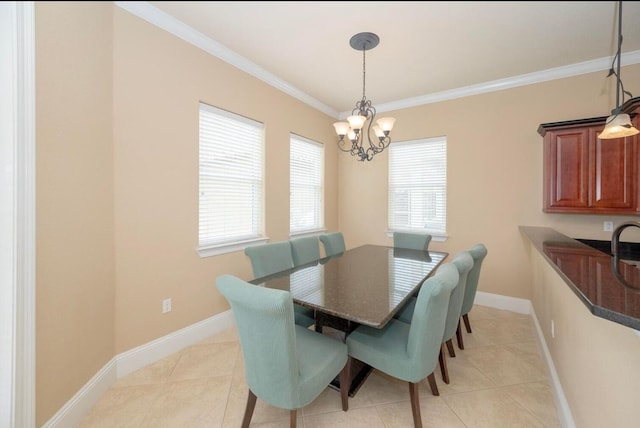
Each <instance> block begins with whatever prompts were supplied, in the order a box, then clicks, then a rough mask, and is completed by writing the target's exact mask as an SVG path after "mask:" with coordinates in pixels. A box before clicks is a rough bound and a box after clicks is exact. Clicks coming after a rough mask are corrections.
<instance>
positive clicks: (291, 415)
mask: <svg viewBox="0 0 640 428" xmlns="http://www.w3.org/2000/svg"><path fill="white" fill-rule="evenodd" d="M296 416H297V411H296V409H293V410H292V411H291V412H289V426H290V427H291V428H296V424H297V423H298V419H297V418H296Z"/></svg>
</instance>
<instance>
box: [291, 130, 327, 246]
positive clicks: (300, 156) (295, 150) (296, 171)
mask: <svg viewBox="0 0 640 428" xmlns="http://www.w3.org/2000/svg"><path fill="white" fill-rule="evenodd" d="M289 186H290V193H289V195H290V196H289V198H290V200H289V203H290V211H291V213H290V217H289V221H290V232H291V234H296V233H302V232H308V231H314V230H319V229H321V228H322V227H323V226H324V216H323V214H324V146H323V145H322V144H319V143H316V142H314V141H311V140H308V139H306V138H303V137H300V136H297V135H291V138H290V178H289Z"/></svg>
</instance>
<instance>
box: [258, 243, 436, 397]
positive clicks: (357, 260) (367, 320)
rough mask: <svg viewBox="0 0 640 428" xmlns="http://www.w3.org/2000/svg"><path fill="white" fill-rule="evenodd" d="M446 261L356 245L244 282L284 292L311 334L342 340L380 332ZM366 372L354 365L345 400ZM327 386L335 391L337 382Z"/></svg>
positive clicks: (431, 255) (423, 253)
mask: <svg viewBox="0 0 640 428" xmlns="http://www.w3.org/2000/svg"><path fill="white" fill-rule="evenodd" d="M447 256H448V253H445V252H439V251H427V250H412V249H404V248H394V247H390V246H384V245H362V246H358V247H354V248H351V249H347V250H345V251H344V252H343V253H340V254H337V255H334V256H331V257H325V258H322V259H319V260H317V261H314V262H310V263H307V264H304V265H300V266H297V267H294V268H292V269H287V270H284V271H281V272H277V273H274V274H272V275H268V276H264V277H261V278H255V279H253V280H252V281H250V282H251V283H252V284H255V285H260V286H264V287H268V288H274V289H280V290H286V291H289V292H290V293H291V296H292V298H293V302H294V303H296V304H298V305H301V306H304V307H308V308H311V309H313V310H314V313H315V320H316V323H315V329H316V331H318V332H323V330H327V329H326V328H325V327H330V329H329V330H330V331H339V332H341V333H342V340H346V337H347V336H348V334H349V333H350V332H352V331H353V330H354V329H356V328H357V327H358V326H360V325H367V326H370V327H374V328H380V329H381V328H384V326H385V325H386V324H387V323H388V322H389V320H391V319H392V318H393V316H394V315H395V314H396V313H397V312H398V311H399V310H400V309H401V308H402V307H403V305H404V304H405V303H406V302H407V301H408V300H409V299H410V298H411V297H412V296H414V295H416V294H417V293H418V291H419V289H420V287H421V286H422V284H423V283H424V281H425V280H426V279H427V278H428V277H429V276H431V275H432V274H433V273H434V272H435V271H436V269H437V268H438V266H440V265H441V264H442V263H443V262H444V260H445V259H446V258H447ZM371 370H372V369H371V367H369V366H367V365H366V364H364V363H362V362H357V361H354V364H352V367H351V372H352V376H351V385H350V388H349V395H350V396H352V397H353V396H354V395H355V394H356V392H357V391H358V389H359V388H360V386H361V385H362V383H363V382H364V381H365V379H366V377H367V376H368V375H369V373H370V372H371ZM331 386H332V387H334V388H339V380H338V379H335V380H334V382H332V385H331Z"/></svg>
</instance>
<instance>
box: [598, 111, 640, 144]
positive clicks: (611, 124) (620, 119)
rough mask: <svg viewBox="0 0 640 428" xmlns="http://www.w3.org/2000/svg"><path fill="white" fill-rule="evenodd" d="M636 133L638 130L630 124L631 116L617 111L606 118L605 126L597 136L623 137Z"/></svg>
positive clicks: (606, 137) (602, 137) (603, 137)
mask: <svg viewBox="0 0 640 428" xmlns="http://www.w3.org/2000/svg"><path fill="white" fill-rule="evenodd" d="M638 133H640V131H638V130H637V129H636V128H634V127H633V125H632V124H631V117H629V115H628V114H626V113H617V114H613V115H611V116H609V117H608V118H607V122H606V126H605V127H604V130H603V131H602V132H601V133H600V135H599V136H598V138H600V139H608V138H623V137H631V136H633V135H636V134H638Z"/></svg>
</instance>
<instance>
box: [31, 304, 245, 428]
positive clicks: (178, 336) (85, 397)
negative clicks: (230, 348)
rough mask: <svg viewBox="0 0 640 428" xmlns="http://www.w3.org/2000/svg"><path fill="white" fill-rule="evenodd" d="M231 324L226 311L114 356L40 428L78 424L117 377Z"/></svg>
mask: <svg viewBox="0 0 640 428" xmlns="http://www.w3.org/2000/svg"><path fill="white" fill-rule="evenodd" d="M234 325H235V321H234V319H233V314H232V313H231V311H230V310H229V311H226V312H222V313H221V314H218V315H215V316H213V317H211V318H207V319H206V320H203V321H200V322H198V323H195V324H193V325H190V326H188V327H185V328H183V329H180V330H178V331H175V332H173V333H171V334H168V335H166V336H163V337H160V338H158V339H156V340H153V341H151V342H148V343H146V344H144V345H141V346H138V347H136V348H133V349H131V350H129V351H126V352H123V353H122V354H119V355H116V356H115V357H114V358H112V359H111V361H109V362H108V363H107V364H106V365H105V366H104V367H103V368H102V369H100V371H99V372H98V373H96V374H95V376H93V377H92V378H91V380H89V382H87V383H86V384H85V385H84V386H83V387H82V388H81V389H80V390H79V391H78V392H77V393H76V394H75V395H74V396H73V397H72V398H71V399H70V400H69V401H67V403H66V404H65V405H64V406H62V408H61V409H60V410H58V412H56V414H55V415H54V416H53V417H52V418H51V419H49V420H48V421H47V422H46V423H45V424H44V425H43V426H42V428H54V427H60V428H69V427H77V426H78V425H80V423H81V422H82V420H83V419H84V418H85V417H86V416H87V415H88V414H89V412H90V411H91V409H92V408H93V406H94V405H95V404H96V403H97V402H98V401H99V400H100V398H102V396H103V395H104V393H105V392H107V390H108V389H109V388H110V387H111V386H112V385H113V384H114V383H115V381H116V380H117V379H118V378H121V377H123V376H126V375H128V374H129V373H131V372H134V371H136V370H138V369H141V368H143V367H146V366H148V365H149V364H153V363H155V362H156V361H158V360H160V359H162V358H164V357H167V356H169V355H171V354H173V353H176V352H178V351H180V350H182V349H184V348H186V347H188V346H191V345H195V344H196V343H198V342H200V341H202V340H204V339H206V338H207V337H210V336H213V335H216V334H218V333H220V332H222V331H224V330H226V329H228V328H231V327H233V326H234Z"/></svg>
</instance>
